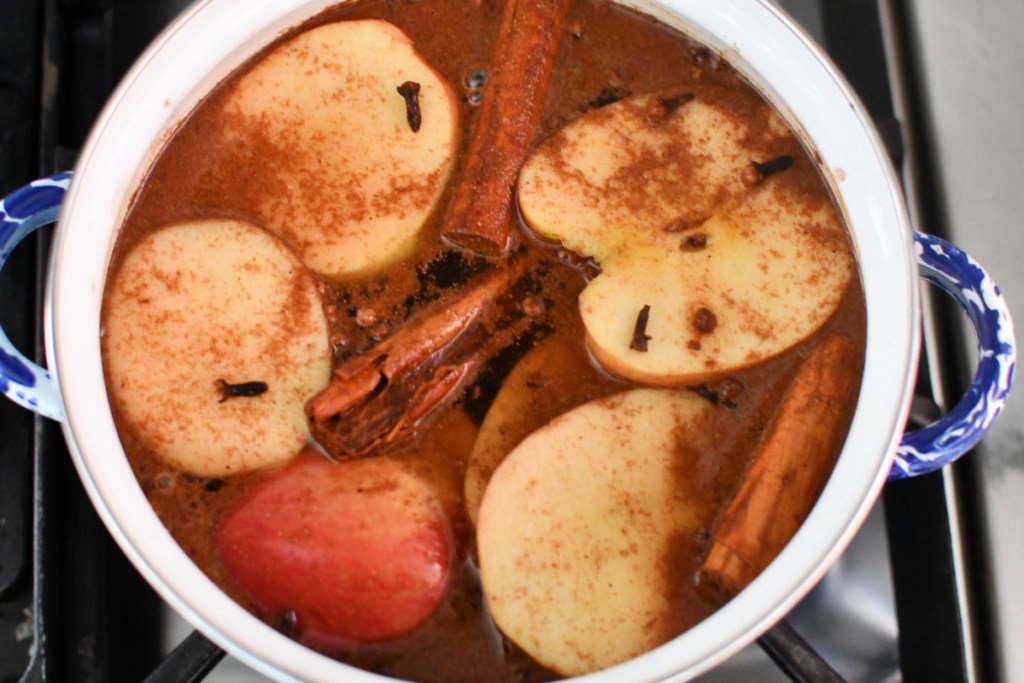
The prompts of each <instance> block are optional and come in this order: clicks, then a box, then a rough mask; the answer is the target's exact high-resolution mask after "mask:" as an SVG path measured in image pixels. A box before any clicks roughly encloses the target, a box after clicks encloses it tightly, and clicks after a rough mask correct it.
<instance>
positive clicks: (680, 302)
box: [518, 93, 854, 385]
mask: <svg viewBox="0 0 1024 683" xmlns="http://www.w3.org/2000/svg"><path fill="white" fill-rule="evenodd" d="M666 103H671V104H672V105H673V106H671V107H668V106H666ZM652 112H661V114H660V115H653V116H652ZM765 116H768V119H767V120H763V121H761V125H757V126H754V125H750V124H747V123H746V122H745V121H746V120H745V119H742V118H740V117H738V116H737V115H735V114H734V113H732V112H730V111H729V110H727V109H725V108H723V107H720V106H718V105H715V104H712V103H707V102H702V101H699V100H694V101H681V98H679V96H676V97H672V96H670V95H668V94H665V93H661V94H651V95H643V96H635V97H631V98H627V99H624V100H621V101H619V102H617V103H614V104H611V105H609V106H607V107H604V108H602V109H598V110H595V111H593V112H591V113H588V114H587V115H585V116H582V117H580V118H579V119H576V120H575V121H573V122H572V123H570V124H569V125H567V126H566V127H565V128H564V129H562V131H560V132H559V133H557V134H555V135H554V136H552V137H551V138H549V139H548V140H546V141H545V142H544V143H542V144H541V146H540V147H539V148H538V149H537V150H536V151H535V152H534V154H533V155H532V156H531V157H530V158H529V159H528V160H527V162H526V164H525V166H524V168H523V171H522V173H521V175H520V180H519V188H518V190H519V195H518V196H519V205H520V208H521V210H522V214H523V217H524V218H525V220H526V222H527V223H528V224H529V225H530V226H531V228H533V229H534V230H536V231H537V232H539V233H541V234H542V235H544V236H546V237H548V238H552V239H557V240H559V241H561V242H562V243H563V244H564V245H565V246H566V247H568V248H570V249H572V250H574V251H577V252H579V253H581V254H583V255H586V256H589V257H593V258H594V259H595V260H596V261H597V262H598V263H599V265H600V267H601V271H602V272H601V274H600V275H599V276H598V277H596V278H595V279H594V280H593V281H591V283H590V284H589V285H588V287H587V288H586V289H585V290H584V291H583V293H582V294H581V295H580V299H579V303H580V312H581V315H582V318H583V322H584V325H585V326H586V330H587V336H588V343H589V345H590V348H591V350H592V351H593V353H594V356H595V357H596V359H597V360H598V361H599V362H600V363H601V364H602V365H604V366H605V367H606V368H607V369H608V370H610V371H611V372H613V373H615V374H618V375H620V376H623V377H626V378H628V379H632V380H635V381H638V382H643V383H648V384H657V385H678V384H687V383H696V382H701V381H706V380H708V379H710V378H713V377H716V376H720V375H724V374H727V373H731V372H734V371H736V370H738V369H742V368H744V367H747V366H750V365H753V364H755V363H758V362H760V361H762V360H765V359H767V358H770V357H772V356H774V355H777V354H779V353H781V352H783V351H785V350H786V349H788V348H790V347H791V346H793V345H794V344H796V343H798V342H799V341H801V340H802V339H804V338H806V337H807V336H809V335H810V334H812V333H813V332H814V331H815V330H817V329H818V328H819V327H820V326H821V325H822V324H823V323H824V322H825V321H826V320H827V319H828V318H829V316H831V315H832V313H833V311H834V310H835V308H836V307H837V306H838V304H839V302H840V300H841V298H842V296H843V293H844V291H845V289H846V285H847V283H848V282H849V280H850V278H851V277H852V276H853V272H854V263H853V257H852V253H851V250H850V247H849V244H848V241H847V238H846V234H845V231H844V230H843V228H842V226H841V225H840V223H839V221H838V219H837V217H836V214H835V211H834V209H833V207H832V206H831V204H830V203H829V202H827V201H825V200H823V199H819V198H816V197H817V195H810V194H808V193H807V192H806V191H805V190H804V189H803V188H802V187H800V183H802V182H807V178H808V176H809V174H810V173H811V172H810V171H809V170H803V171H801V172H800V173H797V171H792V172H788V173H787V172H776V173H774V174H773V175H771V176H769V177H766V178H763V179H758V178H756V177H755V178H754V179H751V178H750V176H749V173H750V172H751V171H753V166H752V164H751V162H752V161H757V162H765V161H767V160H770V159H772V158H780V159H782V158H785V157H784V156H778V152H777V150H778V149H781V148H782V146H784V145H786V144H787V143H786V139H785V135H786V133H785V128H784V127H783V126H782V124H781V122H780V121H779V120H778V117H777V116H776V115H774V114H771V115H768V114H765ZM788 144H790V146H792V143H788ZM789 163H792V158H789ZM745 172H746V173H747V177H746V180H747V182H744V175H745ZM752 180H753V182H752Z"/></svg>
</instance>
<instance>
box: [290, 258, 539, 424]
mask: <svg viewBox="0 0 1024 683" xmlns="http://www.w3.org/2000/svg"><path fill="white" fill-rule="evenodd" d="M520 274H521V268H515V267H506V268H503V269H501V270H499V271H497V272H496V273H494V274H493V275H491V276H490V277H488V278H487V279H486V280H484V281H483V282H482V283H481V284H480V285H479V286H477V287H476V288H475V289H473V290H471V291H470V292H469V293H467V294H466V295H465V296H464V297H463V298H461V299H459V300H457V301H455V302H452V303H451V304H450V305H446V306H445V307H444V308H441V309H439V310H438V311H437V312H433V313H428V314H425V315H421V316H419V317H417V318H414V319H413V320H412V321H410V322H409V323H407V324H406V325H405V326H404V327H402V328H401V329H399V330H398V331H397V332H395V333H394V334H393V335H391V336H390V337H388V338H387V339H385V340H384V341H382V342H381V343H379V344H377V345H376V346H374V347H373V348H371V349H370V350H369V351H367V352H366V353H363V354H361V355H359V356H356V357H355V358H352V359H351V360H349V361H347V362H345V363H343V364H342V365H340V366H338V367H337V368H336V369H335V370H334V377H333V378H332V380H331V383H330V384H328V385H327V387H326V388H324V389H323V390H322V391H321V392H320V393H318V394H317V395H316V396H314V397H313V398H311V399H310V400H309V401H308V402H307V404H306V412H307V414H308V415H309V417H310V418H311V420H312V421H313V423H314V424H317V425H320V424H323V423H325V422H327V421H328V420H330V419H331V418H333V417H335V416H337V415H339V414H340V413H342V412H344V411H346V410H348V409H349V408H351V407H353V406H355V405H356V404H358V403H360V402H361V401H363V400H364V399H367V398H369V397H370V396H373V395H374V394H375V392H378V391H381V390H383V389H384V388H386V387H387V386H388V385H389V384H392V383H394V382H396V381H398V380H400V379H401V378H402V377H403V376H405V375H407V374H409V373H410V372H411V371H412V370H414V369H415V368H416V367H418V366H420V365H421V364H422V363H423V362H424V361H426V360H427V359H428V358H430V357H431V356H433V355H434V354H435V353H437V352H438V351H441V350H442V349H443V348H444V347H446V346H448V345H449V344H450V343H451V342H452V341H454V340H455V339H456V338H457V337H458V336H459V335H460V334H462V332H463V331H464V330H466V329H467V328H468V327H469V326H470V325H472V323H473V321H474V320H476V319H477V317H478V316H479V315H480V313H481V312H482V311H483V310H484V309H485V308H486V307H487V306H488V305H489V304H490V303H492V302H493V301H494V300H495V299H497V298H498V296H500V295H501V293H502V292H504V291H505V290H506V289H508V287H509V286H511V284H512V283H513V282H514V281H515V280H516V278H517V277H518V276H519V275H520Z"/></svg>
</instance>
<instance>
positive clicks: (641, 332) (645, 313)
mask: <svg viewBox="0 0 1024 683" xmlns="http://www.w3.org/2000/svg"><path fill="white" fill-rule="evenodd" d="M650 315H651V307H650V306H649V305H647V304H644V307H643V308H641V309H640V313H639V314H638V315H637V316H636V326H634V328H633V341H631V342H630V343H629V348H631V349H633V350H634V351H641V352H644V353H646V352H647V342H648V341H650V340H651V337H650V336H649V335H648V334H647V319H648V318H649V317H650Z"/></svg>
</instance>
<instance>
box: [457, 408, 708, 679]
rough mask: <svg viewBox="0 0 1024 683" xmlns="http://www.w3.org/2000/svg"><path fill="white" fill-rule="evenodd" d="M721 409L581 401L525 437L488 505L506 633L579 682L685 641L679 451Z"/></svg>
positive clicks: (484, 544)
mask: <svg viewBox="0 0 1024 683" xmlns="http://www.w3.org/2000/svg"><path fill="white" fill-rule="evenodd" d="M713 410H714V408H713V407H712V406H711V404H710V403H709V402H708V401H705V400H703V399H701V398H698V397H696V396H695V395H693V394H692V393H689V392H685V391H673V390H668V389H637V390H633V391H629V392H625V393H620V394H615V395H612V396H608V397H605V398H602V399H598V400H596V401H592V402H591V403H588V404H585V405H583V406H581V407H579V408H577V409H575V410H572V411H570V412H568V413H565V414H564V415H562V416H560V417H558V418H555V419H554V420H553V421H552V422H550V423H549V424H548V425H547V426H545V427H544V428H542V429H540V430H539V431H537V432H535V433H533V434H532V435H531V436H529V437H527V438H526V439H525V440H524V441H523V442H522V443H520V444H519V446H517V447H516V449H515V450H514V451H513V452H512V453H511V454H510V455H509V456H508V457H507V458H506V459H505V461H504V462H503V463H502V464H501V466H500V467H498V469H497V471H495V473H494V475H493V476H492V478H491V481H490V484H488V486H487V491H486V493H485V494H484V499H483V503H482V505H481V507H480V518H479V526H478V528H477V546H478V551H479V556H480V569H481V578H482V582H483V590H484V596H485V598H486V600H487V604H488V607H489V608H490V611H491V614H492V615H493V617H494V620H495V623H496V624H497V625H498V627H499V628H500V629H501V630H502V631H503V632H504V633H505V634H506V635H507V636H508V637H509V638H511V639H512V640H513V641H515V642H516V643H517V644H518V645H519V646H520V647H522V648H523V649H524V650H525V651H526V652H527V653H529V654H530V655H531V656H532V657H534V658H535V659H536V660H537V661H538V662H540V663H541V664H543V665H545V666H547V667H550V668H552V669H554V670H555V671H557V672H558V673H560V674H563V675H567V676H572V675H581V674H584V673H587V672H590V671H595V670H598V669H603V668H606V667H609V666H612V665H614V664H617V663H620V662H623V661H625V660H627V659H630V658H631V657H634V656H637V655H639V654H641V653H643V652H646V651H647V650H649V649H651V648H653V647H656V646H657V645H660V644H661V643H663V642H665V641H666V640H668V639H669V638H671V637H674V636H675V635H677V634H678V632H677V631H675V630H674V628H673V626H672V624H673V623H674V622H673V618H674V617H673V616H672V615H671V614H670V613H671V612H672V608H671V607H670V596H671V595H672V594H673V588H672V583H673V582H675V581H679V580H681V579H680V577H679V576H676V575H675V573H674V572H673V571H672V570H671V568H670V566H671V559H670V558H671V553H672V544H673V541H674V540H675V541H678V539H679V538H680V537H681V535H683V534H687V535H692V534H693V533H694V532H695V531H696V526H697V512H696V511H695V510H694V509H693V508H692V507H691V506H689V505H688V503H687V500H686V496H685V494H684V493H683V490H684V489H685V487H684V486H681V485H679V484H680V482H679V476H680V469H681V468H680V461H679V455H678V453H679V451H680V449H681V448H685V447H686V443H687V440H688V439H689V438H690V437H689V436H688V435H689V434H694V433H695V432H696V431H697V430H699V429H700V428H701V425H702V424H703V421H704V419H706V417H707V416H708V415H709V414H710V413H711V411H713Z"/></svg>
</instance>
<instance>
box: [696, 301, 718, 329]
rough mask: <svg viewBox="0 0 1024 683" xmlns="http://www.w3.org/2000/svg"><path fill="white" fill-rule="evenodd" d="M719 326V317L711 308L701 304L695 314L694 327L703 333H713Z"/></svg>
mask: <svg viewBox="0 0 1024 683" xmlns="http://www.w3.org/2000/svg"><path fill="white" fill-rule="evenodd" d="M717 326H718V317H717V316H716V315H715V314H714V312H713V311H712V310H711V309H710V308H705V307H704V306H701V307H700V308H698V309H697V312H696V313H694V315H693V329H695V330H697V332H699V333H701V334H711V333H712V332H714V331H715V328H716V327H717Z"/></svg>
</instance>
